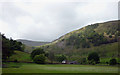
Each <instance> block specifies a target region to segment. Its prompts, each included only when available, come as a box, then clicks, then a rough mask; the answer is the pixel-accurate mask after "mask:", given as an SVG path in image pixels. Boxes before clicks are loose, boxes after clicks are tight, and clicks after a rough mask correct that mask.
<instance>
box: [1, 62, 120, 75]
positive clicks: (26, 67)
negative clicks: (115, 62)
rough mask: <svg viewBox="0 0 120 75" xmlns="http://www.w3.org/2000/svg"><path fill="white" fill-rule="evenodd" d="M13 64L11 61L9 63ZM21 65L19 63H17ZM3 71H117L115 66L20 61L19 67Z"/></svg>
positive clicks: (3, 70)
mask: <svg viewBox="0 0 120 75" xmlns="http://www.w3.org/2000/svg"><path fill="white" fill-rule="evenodd" d="M11 65H13V63H11ZM17 65H21V63H17ZM2 72H3V73H118V67H117V66H96V65H71V64H59V65H58V64H57V65H55V64H54V65H39V64H34V63H22V65H21V66H20V67H19V68H3V69H2Z"/></svg>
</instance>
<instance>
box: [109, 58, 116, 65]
mask: <svg viewBox="0 0 120 75" xmlns="http://www.w3.org/2000/svg"><path fill="white" fill-rule="evenodd" d="M109 64H110V65H116V64H117V60H116V59H111V60H110V62H109Z"/></svg>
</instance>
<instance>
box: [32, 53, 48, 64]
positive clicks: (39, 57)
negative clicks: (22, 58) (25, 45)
mask: <svg viewBox="0 0 120 75" xmlns="http://www.w3.org/2000/svg"><path fill="white" fill-rule="evenodd" d="M45 59H46V57H45V55H44V54H40V55H36V56H35V57H34V58H33V61H34V62H35V63H37V64H44V63H45Z"/></svg>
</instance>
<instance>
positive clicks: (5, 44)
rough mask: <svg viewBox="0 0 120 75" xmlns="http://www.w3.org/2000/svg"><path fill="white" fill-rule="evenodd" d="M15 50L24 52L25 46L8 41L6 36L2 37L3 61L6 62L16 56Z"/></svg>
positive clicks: (11, 40)
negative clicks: (13, 55)
mask: <svg viewBox="0 0 120 75" xmlns="http://www.w3.org/2000/svg"><path fill="white" fill-rule="evenodd" d="M14 50H19V51H23V50H24V45H23V44H22V43H21V42H17V41H16V40H13V39H10V40H9V39H8V38H6V37H5V36H4V35H2V59H3V61H6V59H8V58H9V57H10V56H11V55H12V54H14Z"/></svg>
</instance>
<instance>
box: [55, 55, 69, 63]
mask: <svg viewBox="0 0 120 75" xmlns="http://www.w3.org/2000/svg"><path fill="white" fill-rule="evenodd" d="M66 59H67V58H66V56H65V55H56V60H57V61H59V62H62V61H63V60H66Z"/></svg>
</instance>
